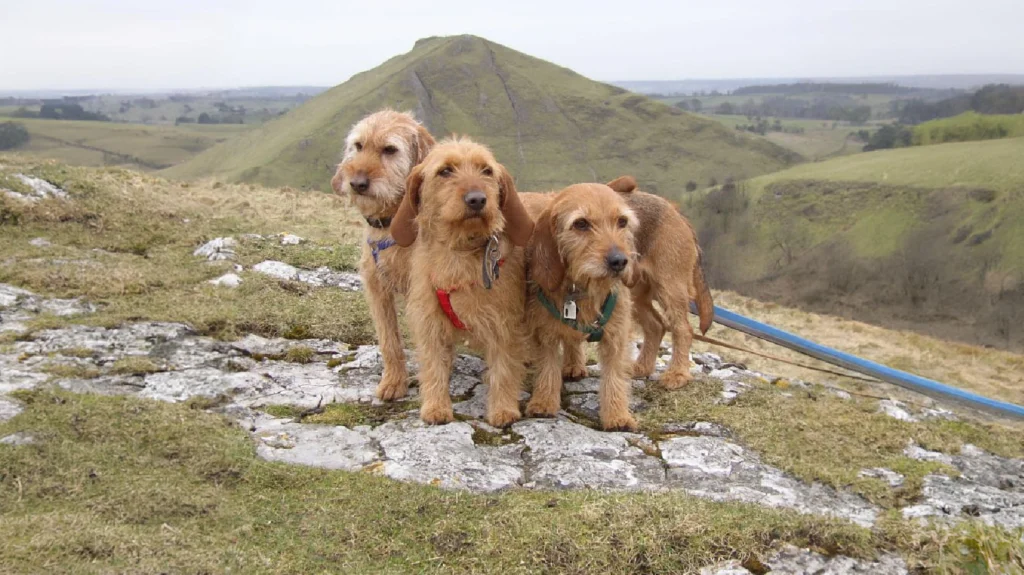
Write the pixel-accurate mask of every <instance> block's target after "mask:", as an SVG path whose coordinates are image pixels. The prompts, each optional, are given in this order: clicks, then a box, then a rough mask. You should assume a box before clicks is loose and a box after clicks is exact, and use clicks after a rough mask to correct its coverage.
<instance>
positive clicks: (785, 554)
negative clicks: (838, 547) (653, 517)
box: [700, 545, 908, 575]
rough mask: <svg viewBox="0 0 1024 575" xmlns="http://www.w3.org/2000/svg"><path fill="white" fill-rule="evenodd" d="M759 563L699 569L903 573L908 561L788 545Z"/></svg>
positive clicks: (740, 573)
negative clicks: (826, 553) (868, 558)
mask: <svg viewBox="0 0 1024 575" xmlns="http://www.w3.org/2000/svg"><path fill="white" fill-rule="evenodd" d="M759 563H760V565H758V566H756V567H755V566H753V565H751V566H750V567H751V569H753V570H751V569H747V567H744V563H742V562H740V561H728V562H725V563H719V564H718V565H713V566H710V567H705V568H703V569H701V570H700V575H751V574H752V573H765V572H770V573H780V574H781V573H785V574H786V575H840V574H847V573H864V574H865V575H868V574H870V575H904V574H906V573H908V571H907V564H906V563H905V562H904V561H903V559H901V558H900V557H898V556H895V555H883V556H881V557H879V558H877V559H876V560H874V561H865V560H857V559H853V558H850V557H844V556H842V555H837V556H833V557H826V556H824V555H821V554H820V553H815V552H814V551H811V550H810V549H800V548H799V547H794V546H792V545H786V546H785V547H783V548H782V549H780V550H779V551H776V552H775V553H773V554H772V555H771V556H769V557H768V558H767V559H764V560H761V561H760V562H759Z"/></svg>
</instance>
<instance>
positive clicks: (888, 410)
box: [878, 399, 917, 422]
mask: <svg viewBox="0 0 1024 575" xmlns="http://www.w3.org/2000/svg"><path fill="white" fill-rule="evenodd" d="M878 411H879V412H881V413H884V414H886V415H888V416H889V417H891V418H893V419H898V420H900V421H908V422H915V421H917V418H916V417H914V416H913V415H911V414H910V412H909V411H907V409H906V406H905V405H904V404H903V403H902V402H900V401H891V400H888V399H883V400H881V401H879V402H878Z"/></svg>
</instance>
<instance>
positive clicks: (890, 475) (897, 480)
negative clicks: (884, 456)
mask: <svg viewBox="0 0 1024 575" xmlns="http://www.w3.org/2000/svg"><path fill="white" fill-rule="evenodd" d="M858 475H859V476H860V477H873V478H875V479H881V480H882V481H885V482H886V483H888V484H889V487H899V486H901V485H903V479H904V478H903V475H902V474H899V473H896V472H895V471H893V470H891V469H886V468H884V467H874V468H871V469H861V470H860V473H858Z"/></svg>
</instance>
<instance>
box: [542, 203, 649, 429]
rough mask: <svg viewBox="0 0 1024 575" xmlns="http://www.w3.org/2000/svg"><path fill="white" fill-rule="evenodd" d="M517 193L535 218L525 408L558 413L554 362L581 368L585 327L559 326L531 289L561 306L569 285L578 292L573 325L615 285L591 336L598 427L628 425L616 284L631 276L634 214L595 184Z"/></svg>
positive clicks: (625, 347) (624, 330) (623, 310)
mask: <svg viewBox="0 0 1024 575" xmlns="http://www.w3.org/2000/svg"><path fill="white" fill-rule="evenodd" d="M523 198H524V203H525V204H526V206H527V209H528V210H529V211H530V214H531V215H532V216H535V218H536V221H537V224H536V229H535V231H534V235H533V238H532V239H531V241H530V245H529V247H528V248H527V260H528V264H527V265H528V268H529V279H530V281H529V283H528V289H529V292H528V295H527V301H526V313H527V324H528V325H529V327H530V332H531V334H532V337H531V344H532V345H531V348H532V350H533V357H534V364H535V366H536V368H537V377H536V380H535V383H534V386H533V395H532V397H531V399H530V402H529V404H528V405H527V407H526V412H527V414H528V415H533V416H549V417H550V416H554V415H555V414H556V413H558V410H559V409H560V407H561V390H562V376H563V370H562V365H563V363H564V364H565V365H566V366H567V368H566V369H567V370H569V369H580V370H582V364H583V355H582V349H581V348H582V345H583V344H584V343H585V342H586V340H587V334H584V333H582V332H580V331H577V330H576V329H574V328H572V327H570V326H567V325H565V324H564V323H562V321H561V320H560V319H559V318H556V317H554V316H553V315H552V314H551V312H550V311H548V309H546V308H545V307H544V306H543V305H542V304H541V303H540V301H539V300H538V298H537V292H538V290H543V291H544V294H545V295H546V296H547V298H548V299H549V300H550V301H551V302H552V303H553V304H554V305H555V307H556V308H558V309H559V310H561V308H562V303H563V301H564V300H565V298H566V296H567V294H569V293H570V292H572V291H573V290H574V289H575V291H576V292H577V293H578V294H580V295H579V296H578V297H577V298H576V299H575V301H576V305H577V321H578V322H579V323H581V324H593V322H595V321H596V320H597V319H598V317H599V314H600V310H601V307H602V305H603V304H604V301H605V298H606V297H607V296H608V294H609V293H611V292H616V293H617V294H618V304H617V306H616V308H615V310H614V311H613V313H612V316H611V318H610V319H609V320H608V323H607V324H605V326H604V337H603V338H602V339H601V341H600V342H599V343H598V352H599V357H600V362H601V384H600V389H599V392H598V397H599V402H600V419H601V426H602V427H603V428H604V429H628V430H632V429H636V420H635V419H634V418H633V416H632V415H631V414H630V412H629V393H630V385H629V373H630V367H629V344H630V335H631V331H632V319H631V302H630V296H629V290H628V289H627V288H626V287H625V285H624V283H625V282H628V281H631V278H632V275H633V274H634V273H635V272H636V270H635V266H636V264H635V262H634V261H633V257H632V254H633V252H634V251H635V247H634V239H633V237H634V233H635V232H636V230H637V226H638V220H637V217H636V215H635V214H634V213H633V210H631V209H630V207H629V206H628V205H627V204H626V202H625V200H624V199H623V198H622V197H621V196H620V195H618V194H616V193H615V192H614V191H613V190H612V189H610V188H609V187H607V186H605V185H602V184H577V185H574V186H570V187H568V188H566V189H564V190H562V191H561V192H558V193H557V194H547V195H539V194H538V195H533V194H524V195H523ZM581 219H582V220H586V221H587V222H588V223H589V228H588V229H586V230H580V229H577V228H576V227H574V222H576V221H577V220H581ZM621 224H625V225H621ZM614 250H618V251H619V252H621V253H623V254H626V255H627V256H629V263H628V264H627V265H626V268H625V269H624V270H622V271H621V272H618V273H617V272H615V271H613V270H612V269H611V268H610V267H609V265H608V263H607V256H608V254H609V253H611V252H612V251H614ZM560 349H561V350H562V352H563V353H564V354H565V357H564V358H561V357H560V354H559V350H560ZM577 364H578V365H577Z"/></svg>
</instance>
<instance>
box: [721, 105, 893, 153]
mask: <svg viewBox="0 0 1024 575" xmlns="http://www.w3.org/2000/svg"><path fill="white" fill-rule="evenodd" d="M707 117H708V118H710V119H712V120H717V121H719V122H721V123H723V124H725V125H726V126H729V127H730V128H734V127H736V126H743V125H749V124H752V123H754V121H752V120H748V119H747V117H746V116H739V115H732V116H729V115H722V114H710V115H708V116H707ZM768 121H769V122H772V123H774V121H775V118H769V119H768ZM780 122H781V123H782V126H783V127H785V128H801V129H803V133H801V134H794V133H787V132H768V133H767V134H765V138H767V139H768V141H770V142H774V143H776V144H778V145H780V146H782V147H784V148H788V149H790V150H793V151H794V152H796V153H798V154H800V155H801V156H803V157H804V158H806V159H808V160H812V161H814V160H823V159H826V158H830V157H832V156H839V155H843V154H852V153H855V152H860V151H861V150H862V149H864V142H860V141H858V140H856V139H854V138H852V137H851V134H853V133H854V132H857V131H858V130H863V129H868V130H871V129H874V128H873V126H871V125H868V126H851V125H850V124H849V123H848V122H838V123H836V122H833V121H830V120H799V119H786V118H783V119H780ZM833 126H835V127H833Z"/></svg>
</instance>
